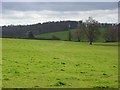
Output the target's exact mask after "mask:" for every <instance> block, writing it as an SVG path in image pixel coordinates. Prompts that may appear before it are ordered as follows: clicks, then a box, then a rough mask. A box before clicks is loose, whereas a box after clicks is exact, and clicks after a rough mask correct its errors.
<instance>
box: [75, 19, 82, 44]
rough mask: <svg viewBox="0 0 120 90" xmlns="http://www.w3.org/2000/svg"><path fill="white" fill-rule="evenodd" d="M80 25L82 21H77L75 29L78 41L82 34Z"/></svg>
mask: <svg viewBox="0 0 120 90" xmlns="http://www.w3.org/2000/svg"><path fill="white" fill-rule="evenodd" d="M81 25H82V21H78V25H77V30H76V31H75V33H76V36H77V41H78V42H80V40H81V36H82V28H81Z"/></svg>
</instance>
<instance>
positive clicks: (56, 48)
mask: <svg viewBox="0 0 120 90" xmlns="http://www.w3.org/2000/svg"><path fill="white" fill-rule="evenodd" d="M2 45H3V46H2V53H3V55H2V63H3V65H2V71H3V72H2V79H3V82H2V83H3V87H5V88H7V87H9V88H13V87H14V88H15V87H16V88H20V87H23V88H25V87H28V88H32V87H34V88H45V87H49V88H117V87H118V47H117V43H93V45H89V44H88V42H69V41H57V40H52V41H49V40H29V39H8V38H6V39H3V43H2Z"/></svg>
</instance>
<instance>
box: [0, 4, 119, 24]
mask: <svg viewBox="0 0 120 90" xmlns="http://www.w3.org/2000/svg"><path fill="white" fill-rule="evenodd" d="M89 16H90V17H93V18H94V19H96V20H98V21H99V22H105V23H106V22H107V23H117V22H118V3H117V2H3V3H2V23H1V25H9V24H15V25H18V24H35V23H43V22H47V21H60V20H62V21H63V20H75V21H79V20H83V21H85V20H86V19H87V18H88V17H89Z"/></svg>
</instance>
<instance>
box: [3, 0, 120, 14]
mask: <svg viewBox="0 0 120 90" xmlns="http://www.w3.org/2000/svg"><path fill="white" fill-rule="evenodd" d="M117 7H118V5H117V2H3V3H2V9H3V12H4V11H6V10H16V11H41V10H51V11H85V10H105V9H115V8H117Z"/></svg>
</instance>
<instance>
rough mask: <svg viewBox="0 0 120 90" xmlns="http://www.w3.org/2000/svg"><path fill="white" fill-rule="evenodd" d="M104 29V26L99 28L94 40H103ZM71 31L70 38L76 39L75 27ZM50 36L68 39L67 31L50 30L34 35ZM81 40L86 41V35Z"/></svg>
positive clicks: (37, 36)
mask: <svg viewBox="0 0 120 90" xmlns="http://www.w3.org/2000/svg"><path fill="white" fill-rule="evenodd" d="M105 30H106V29H105V28H99V32H100V35H99V37H98V38H97V40H96V41H99V42H104V38H103V37H104V33H105ZM71 32H72V40H73V41H77V37H76V29H71ZM52 36H56V37H58V38H60V39H61V40H68V31H60V32H51V33H45V34H38V35H35V37H36V38H39V37H41V38H52ZM81 41H88V40H87V37H85V36H82V37H81Z"/></svg>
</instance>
